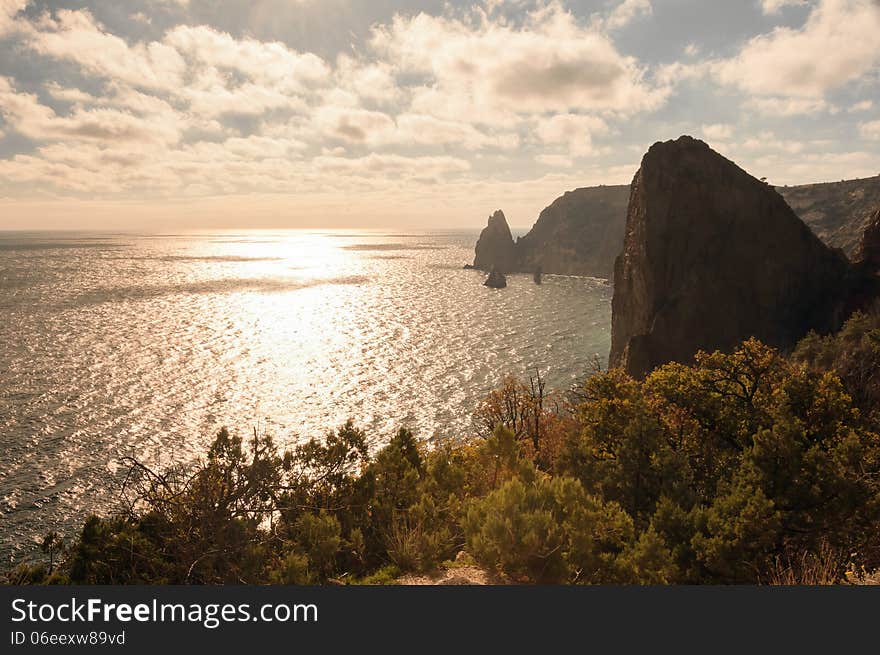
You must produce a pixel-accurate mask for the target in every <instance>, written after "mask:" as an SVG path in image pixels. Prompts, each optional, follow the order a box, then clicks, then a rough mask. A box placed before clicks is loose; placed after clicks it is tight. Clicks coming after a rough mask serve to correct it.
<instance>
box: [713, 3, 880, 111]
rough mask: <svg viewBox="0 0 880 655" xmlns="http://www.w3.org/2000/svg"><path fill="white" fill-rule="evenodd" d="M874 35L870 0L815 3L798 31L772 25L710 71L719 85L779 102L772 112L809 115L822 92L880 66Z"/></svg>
mask: <svg viewBox="0 0 880 655" xmlns="http://www.w3.org/2000/svg"><path fill="white" fill-rule="evenodd" d="M771 4H773V3H771ZM878 31H880V5H878V3H877V2H876V1H875V0H819V2H818V4H816V5H815V6H814V7H813V8H812V9H811V11H810V14H809V16H808V18H807V20H806V23H805V24H804V26H803V27H801V28H800V29H794V28H791V27H777V28H776V29H774V30H773V31H772V32H770V33H769V34H764V35H760V36H756V37H754V38H752V39H750V40H749V41H748V42H747V43H746V44H745V45H744V46H743V48H742V49H741V50H740V52H739V53H738V54H737V55H736V56H735V57H733V58H731V59H727V60H722V61H718V62H716V63H715V65H714V73H715V75H716V78H717V79H718V80H719V81H720V82H721V83H722V84H725V85H730V86H733V87H737V88H739V89H740V90H741V91H743V92H745V93H748V94H750V95H753V96H755V97H759V98H773V99H777V100H780V104H779V105H778V106H777V107H776V108H777V109H779V110H781V111H782V112H783V113H795V112H796V111H815V110H816V109H817V106H818V105H817V103H819V102H820V101H821V100H822V98H823V97H824V96H825V94H826V93H828V92H829V91H832V90H834V89H837V88H840V87H842V86H844V85H845V84H847V83H849V82H851V81H853V80H856V79H858V78H859V77H860V76H862V75H864V74H865V73H867V72H868V71H870V70H872V69H874V68H875V67H876V66H877V65H878V63H880V41H878V39H877V38H876V35H877V33H878ZM783 100H788V101H791V100H795V102H794V103H790V104H784V103H783V102H782V101H783ZM797 102H801V103H802V104H800V105H798V104H797ZM765 108H766V109H773V108H774V107H773V106H772V105H771V104H767V105H766V106H765Z"/></svg>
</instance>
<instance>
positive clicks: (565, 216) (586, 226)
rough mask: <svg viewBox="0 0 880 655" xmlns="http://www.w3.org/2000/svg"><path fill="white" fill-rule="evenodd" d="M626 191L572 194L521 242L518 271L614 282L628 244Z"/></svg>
mask: <svg viewBox="0 0 880 655" xmlns="http://www.w3.org/2000/svg"><path fill="white" fill-rule="evenodd" d="M628 199H629V187H627V186H603V187H591V188H585V189H577V190H575V191H569V192H567V193H565V195H563V196H562V197H560V198H557V199H556V200H555V201H554V202H553V204H551V205H550V206H549V207H547V208H546V209H545V210H544V211H542V212H541V215H540V216H539V217H538V221H537V222H536V223H535V225H534V227H533V228H532V229H531V231H530V232H529V233H528V234H527V235H526V236H524V237H522V238H520V239H518V240H517V242H516V255H517V267H518V270H520V271H524V272H532V271H535V270H538V269H541V270H543V271H544V272H545V273H556V274H559V275H592V276H595V277H611V274H612V273H613V271H614V259H615V257H617V254H618V253H619V252H620V247H621V244H623V231H624V225H625V220H624V217H625V216H626V203H627V200H628Z"/></svg>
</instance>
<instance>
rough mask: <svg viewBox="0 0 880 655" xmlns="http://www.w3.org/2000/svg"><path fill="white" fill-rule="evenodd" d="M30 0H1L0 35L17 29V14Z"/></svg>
mask: <svg viewBox="0 0 880 655" xmlns="http://www.w3.org/2000/svg"><path fill="white" fill-rule="evenodd" d="M29 1H30V0H0V36H3V35H5V34H8V33H9V32H12V31H13V30H14V29H16V27H17V25H16V22H15V15H16V14H17V13H18V12H20V11H21V10H22V9H24V8H25V7H27V5H28V2H29Z"/></svg>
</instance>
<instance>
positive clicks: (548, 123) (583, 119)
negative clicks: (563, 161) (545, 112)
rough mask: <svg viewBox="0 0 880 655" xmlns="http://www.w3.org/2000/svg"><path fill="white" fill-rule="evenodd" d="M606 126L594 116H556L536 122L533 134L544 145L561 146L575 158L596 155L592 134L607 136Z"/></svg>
mask: <svg viewBox="0 0 880 655" xmlns="http://www.w3.org/2000/svg"><path fill="white" fill-rule="evenodd" d="M608 131H609V130H608V125H607V124H606V123H605V121H603V120H602V119H601V118H596V117H595V116H581V115H577V114H557V115H555V116H551V117H550V118H545V119H541V120H539V121H538V125H537V128H536V129H535V134H536V135H537V137H538V138H539V139H540V140H541V142H542V143H544V144H549V145H563V146H565V147H567V148H568V151H569V153H570V154H571V155H572V156H575V157H585V156H588V155H593V154H595V153H596V149H595V148H594V147H593V135H594V134H607V133H608Z"/></svg>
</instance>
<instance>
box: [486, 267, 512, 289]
mask: <svg viewBox="0 0 880 655" xmlns="http://www.w3.org/2000/svg"><path fill="white" fill-rule="evenodd" d="M483 285H484V286H487V287H489V288H490V289H504V288H505V287H507V278H506V277H504V273H502V272H501V271H499V270H498V269H497V268H493V269H492V272H491V273H489V277H487V278H486V281H485V282H483Z"/></svg>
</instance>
